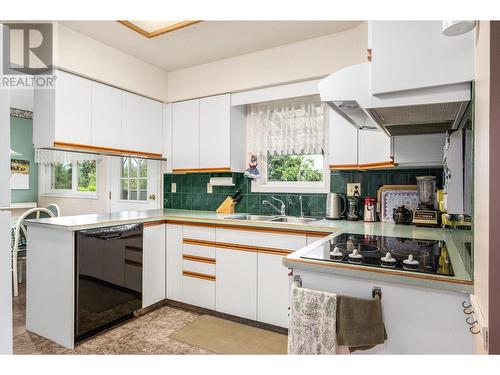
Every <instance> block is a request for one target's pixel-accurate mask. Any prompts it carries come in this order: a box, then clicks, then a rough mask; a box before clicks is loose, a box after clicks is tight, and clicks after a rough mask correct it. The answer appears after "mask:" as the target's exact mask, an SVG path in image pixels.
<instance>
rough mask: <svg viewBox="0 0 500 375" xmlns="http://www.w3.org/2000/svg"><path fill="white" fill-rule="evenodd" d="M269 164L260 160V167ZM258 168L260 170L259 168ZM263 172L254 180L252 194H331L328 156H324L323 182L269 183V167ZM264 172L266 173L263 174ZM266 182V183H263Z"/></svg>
mask: <svg viewBox="0 0 500 375" xmlns="http://www.w3.org/2000/svg"><path fill="white" fill-rule="evenodd" d="M262 163H266V164H267V160H260V161H259V165H261V164H262ZM257 168H259V167H258V166H257ZM260 170H261V176H260V177H259V178H258V179H257V180H252V187H251V190H252V193H254V192H255V193H304V194H307V193H329V192H330V168H329V166H328V156H327V155H326V154H324V155H323V181H321V182H319V181H318V182H307V181H282V182H277V181H267V176H263V174H264V173H266V174H267V166H266V167H265V168H263V169H260ZM263 171H264V172H263ZM263 181H266V182H263Z"/></svg>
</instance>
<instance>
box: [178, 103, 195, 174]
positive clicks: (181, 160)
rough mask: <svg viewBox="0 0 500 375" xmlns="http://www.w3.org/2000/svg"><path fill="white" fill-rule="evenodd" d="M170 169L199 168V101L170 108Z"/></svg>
mask: <svg viewBox="0 0 500 375" xmlns="http://www.w3.org/2000/svg"><path fill="white" fill-rule="evenodd" d="M172 140H173V142H172V154H173V155H172V168H173V169H198V168H199V167H200V100H199V99H194V100H188V101H185V102H178V103H174V104H173V106H172Z"/></svg>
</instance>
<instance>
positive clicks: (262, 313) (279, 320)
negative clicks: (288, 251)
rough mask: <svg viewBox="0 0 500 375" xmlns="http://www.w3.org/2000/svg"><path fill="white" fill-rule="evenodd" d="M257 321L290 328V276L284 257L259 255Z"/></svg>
mask: <svg viewBox="0 0 500 375" xmlns="http://www.w3.org/2000/svg"><path fill="white" fill-rule="evenodd" d="M258 275H259V278H258V283H257V287H258V289H257V295H258V300H257V307H258V310H257V320H258V321H259V322H264V323H268V324H273V325H275V326H279V327H284V328H288V305H289V290H290V287H289V276H288V268H287V267H285V266H284V265H283V256H282V255H275V254H265V253H259V254H258Z"/></svg>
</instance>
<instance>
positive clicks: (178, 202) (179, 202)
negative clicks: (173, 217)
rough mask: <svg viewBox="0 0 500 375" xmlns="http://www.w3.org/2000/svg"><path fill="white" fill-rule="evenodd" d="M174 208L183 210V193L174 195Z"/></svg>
mask: <svg viewBox="0 0 500 375" xmlns="http://www.w3.org/2000/svg"><path fill="white" fill-rule="evenodd" d="M172 208H175V209H183V208H184V207H182V193H172Z"/></svg>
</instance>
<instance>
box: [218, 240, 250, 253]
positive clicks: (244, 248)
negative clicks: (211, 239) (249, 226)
mask: <svg viewBox="0 0 500 375" xmlns="http://www.w3.org/2000/svg"><path fill="white" fill-rule="evenodd" d="M216 247H218V248H220V249H229V250H236V251H248V252H251V253H257V252H258V251H259V248H258V247H256V246H249V245H241V244H235V243H225V242H217V244H216Z"/></svg>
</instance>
